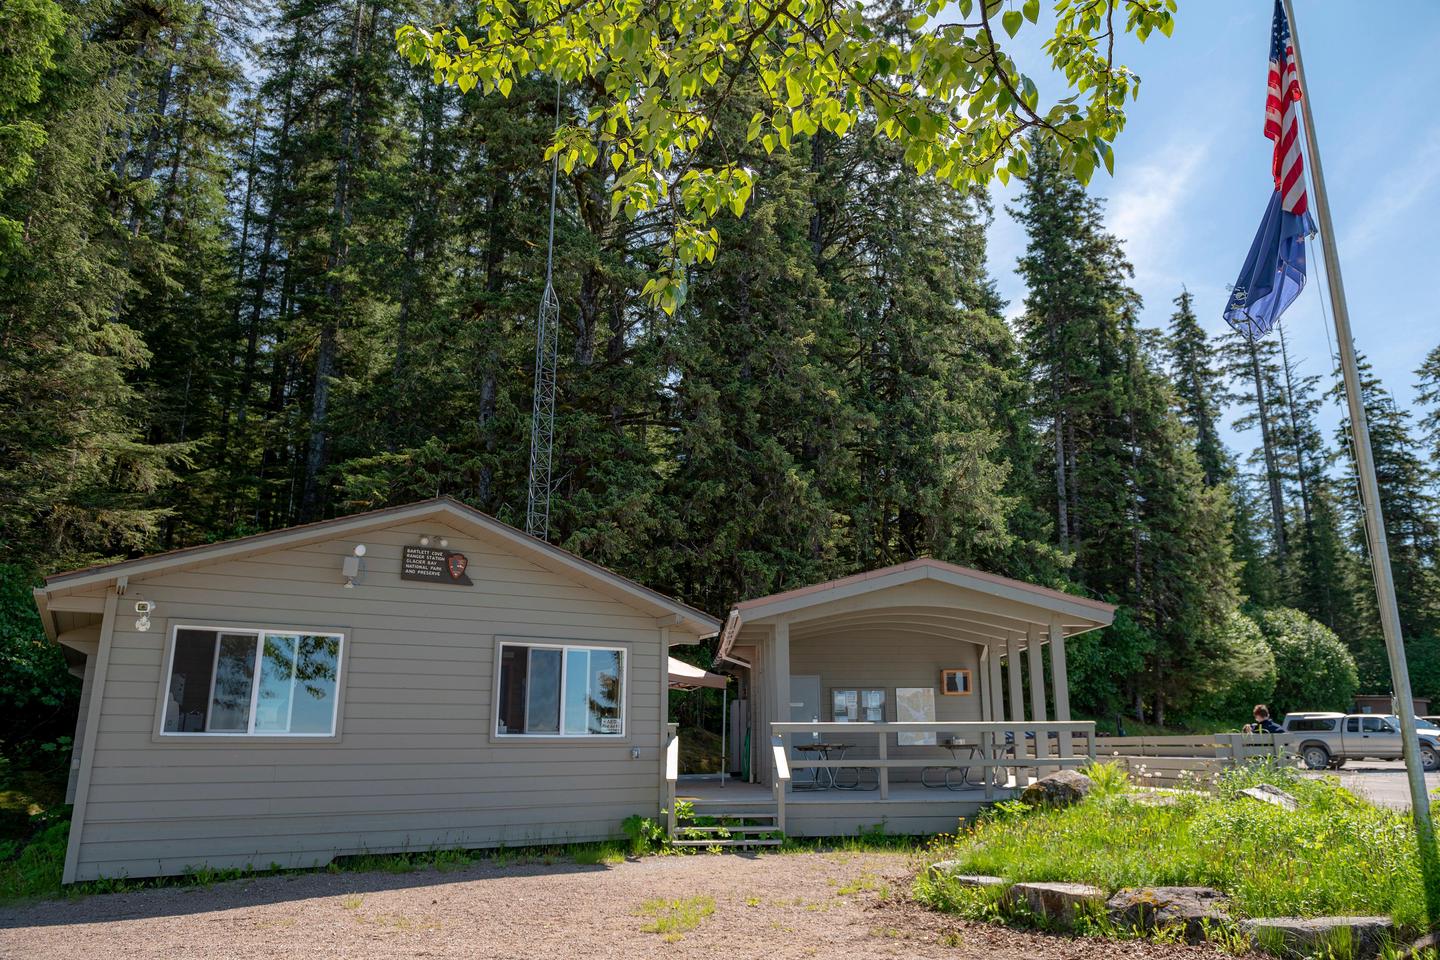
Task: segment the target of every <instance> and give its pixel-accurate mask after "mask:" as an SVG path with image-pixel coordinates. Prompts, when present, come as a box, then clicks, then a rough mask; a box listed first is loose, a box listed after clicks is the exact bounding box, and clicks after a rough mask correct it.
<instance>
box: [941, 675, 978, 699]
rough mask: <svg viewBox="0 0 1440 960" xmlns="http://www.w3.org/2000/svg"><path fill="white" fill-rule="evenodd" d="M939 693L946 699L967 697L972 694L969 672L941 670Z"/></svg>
mask: <svg viewBox="0 0 1440 960" xmlns="http://www.w3.org/2000/svg"><path fill="white" fill-rule="evenodd" d="M940 692H941V693H942V694H944V695H945V696H947V697H967V696H969V695H970V694H971V693H973V692H974V688H973V687H971V686H970V671H969V670H958V669H957V670H941V671H940Z"/></svg>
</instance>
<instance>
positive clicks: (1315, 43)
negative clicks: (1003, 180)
mask: <svg viewBox="0 0 1440 960" xmlns="http://www.w3.org/2000/svg"><path fill="white" fill-rule="evenodd" d="M1295 4H1296V12H1295V18H1296V21H1297V27H1298V33H1299V35H1300V40H1301V43H1302V44H1303V46H1302V53H1303V55H1304V57H1305V70H1306V73H1307V79H1308V80H1309V83H1310V90H1308V91H1307V94H1308V96H1309V98H1310V99H1309V105H1310V106H1311V107H1313V109H1314V116H1315V122H1316V125H1317V136H1318V139H1319V141H1320V147H1321V149H1322V150H1323V154H1322V160H1323V162H1324V165H1325V176H1326V185H1327V187H1328V190H1329V194H1330V207H1331V212H1332V215H1333V217H1334V220H1335V230H1336V235H1337V239H1338V241H1339V247H1340V258H1341V266H1342V269H1343V275H1344V279H1345V288H1346V294H1347V299H1348V301H1349V304H1350V319H1351V324H1352V325H1353V327H1354V334H1355V342H1356V346H1357V347H1358V349H1359V350H1360V351H1361V352H1362V353H1364V354H1366V355H1367V356H1368V357H1369V359H1370V361H1371V363H1373V364H1374V366H1375V369H1376V372H1377V373H1378V374H1379V375H1380V377H1381V379H1382V380H1383V381H1384V383H1385V385H1386V386H1387V387H1388V388H1389V389H1390V390H1391V391H1392V392H1393V393H1394V394H1395V396H1396V399H1397V400H1398V401H1399V402H1400V403H1401V404H1402V405H1406V406H1408V405H1410V404H1411V402H1412V399H1413V396H1414V389H1413V387H1412V383H1413V380H1414V375H1413V371H1414V370H1415V368H1416V367H1417V366H1419V364H1420V361H1421V359H1422V358H1423V357H1424V356H1425V354H1426V353H1427V352H1428V351H1429V350H1431V349H1432V348H1433V347H1435V346H1436V344H1437V343H1440V297H1437V295H1436V294H1435V293H1434V287H1435V283H1436V280H1437V279H1440V277H1437V274H1440V237H1437V236H1436V221H1437V219H1440V218H1437V215H1440V119H1437V118H1436V115H1435V114H1432V113H1430V112H1429V109H1428V108H1429V106H1430V104H1431V102H1432V101H1433V99H1434V93H1435V91H1436V90H1440V2H1434V0H1396V2H1391V3H1386V4H1383V5H1380V4H1377V5H1376V7H1375V13H1378V14H1380V15H1375V14H1366V15H1363V16H1362V14H1361V8H1360V7H1358V6H1357V5H1356V4H1354V3H1348V2H1341V0H1295ZM1016 5H1017V6H1018V2H1017V4H1016ZM1380 11H1383V13H1380ZM1271 12H1272V2H1271V0H1180V10H1179V14H1178V18H1179V19H1178V24H1177V26H1176V28H1175V33H1174V36H1173V37H1171V38H1169V39H1166V38H1164V37H1159V36H1156V37H1153V38H1152V39H1151V40H1149V41H1148V42H1147V43H1145V44H1140V43H1138V42H1136V41H1135V40H1134V38H1133V37H1130V38H1127V42H1126V43H1125V44H1124V45H1123V46H1120V47H1117V53H1116V59H1117V60H1118V61H1120V62H1122V63H1124V64H1126V65H1127V66H1129V67H1131V68H1132V69H1133V70H1135V71H1136V72H1137V73H1139V74H1140V76H1141V77H1142V78H1143V82H1142V83H1141V90H1140V98H1139V100H1137V101H1135V102H1134V103H1132V104H1131V105H1130V106H1129V108H1128V117H1129V119H1128V123H1127V125H1126V129H1125V132H1124V133H1123V134H1122V135H1121V137H1120V140H1119V141H1118V143H1117V144H1116V163H1115V176H1114V177H1113V178H1112V177H1110V176H1108V175H1107V174H1106V173H1105V172H1104V171H1103V170H1101V171H1100V172H1098V173H1097V174H1096V175H1095V177H1094V179H1093V180H1092V181H1091V184H1090V191H1091V193H1092V194H1094V195H1096V196H1101V197H1105V198H1106V200H1107V217H1106V221H1107V224H1108V226H1109V229H1110V231H1111V232H1112V233H1114V234H1116V235H1117V236H1119V237H1121V238H1123V239H1124V240H1125V245H1126V250H1127V252H1128V254H1129V257H1130V259H1131V261H1132V262H1133V263H1134V264H1135V272H1136V275H1135V287H1136V289H1138V290H1139V292H1140V293H1141V295H1142V296H1143V297H1144V298H1145V310H1144V314H1143V317H1142V322H1143V323H1144V324H1145V325H1147V326H1158V327H1163V326H1165V325H1166V324H1167V323H1168V321H1169V317H1170V314H1171V312H1172V311H1173V309H1174V307H1173V305H1172V304H1171V300H1173V299H1174V297H1175V296H1176V295H1177V294H1178V293H1179V292H1180V287H1181V285H1182V284H1184V285H1186V286H1188V287H1189V289H1190V292H1191V293H1193V294H1194V295H1195V307H1196V311H1197V313H1198V314H1199V316H1200V318H1201V321H1202V322H1203V323H1204V325H1205V327H1206V329H1207V330H1208V331H1210V332H1211V333H1212V334H1219V333H1220V332H1221V331H1223V330H1224V329H1226V327H1225V322H1224V320H1223V319H1221V316H1220V312H1221V310H1222V309H1223V308H1224V305H1225V301H1226V298H1227V296H1228V291H1227V289H1226V287H1227V284H1230V283H1233V282H1234V280H1235V277H1236V274H1237V273H1238V272H1239V268H1240V264H1241V262H1242V261H1243V260H1244V258H1245V254H1246V251H1247V250H1248V249H1249V245H1250V241H1251V239H1252V238H1253V237H1254V235H1255V230H1256V228H1257V227H1258V226H1259V223H1260V216H1261V214H1262V213H1263V211H1264V206H1265V203H1266V201H1267V200H1268V199H1269V194H1270V190H1271V181H1270V179H1269V164H1270V148H1271V142H1270V141H1269V140H1266V139H1265V137H1264V135H1263V133H1262V132H1261V131H1262V119H1263V107H1264V84H1265V69H1266V59H1267V57H1268V52H1269V30H1270V19H1271ZM1052 23H1053V21H1052ZM1048 32H1049V25H1047V23H1046V21H1045V19H1043V18H1042V20H1041V25H1040V27H1039V28H1038V29H1037V28H1030V29H1029V30H1027V31H1025V32H1022V34H1021V35H1020V37H1018V38H1017V41H1016V44H1017V45H1016V46H1014V48H1013V49H1012V50H1011V55H1012V56H1014V57H1015V58H1016V60H1017V62H1019V64H1020V66H1021V68H1022V69H1024V70H1027V71H1032V76H1033V77H1034V79H1035V80H1036V82H1037V84H1039V85H1040V89H1041V92H1042V97H1050V98H1052V99H1053V98H1055V97H1058V96H1065V95H1066V94H1064V93H1062V92H1060V90H1061V87H1062V86H1063V78H1059V77H1056V76H1049V77H1047V75H1046V74H1047V70H1048V68H1047V67H1046V66H1045V65H1044V64H1043V62H1042V61H1043V58H1042V57H1041V56H1040V54H1039V46H1038V40H1039V39H1041V38H1042V37H1043V35H1046V34H1048ZM1026 33H1029V34H1030V35H1031V36H1030V40H1029V42H1028V43H1021V42H1020V41H1023V40H1025V39H1026ZM992 192H993V195H994V198H995V201H996V208H997V210H996V222H995V226H994V229H993V230H992V231H991V235H990V265H991V270H992V271H993V273H994V275H995V277H996V281H997V284H998V286H999V289H1000V292H1001V294H1002V295H1004V296H1005V297H1006V298H1007V299H1009V300H1010V301H1011V304H1010V307H1009V311H1010V313H1011V314H1012V315H1014V314H1016V313H1018V312H1019V311H1020V309H1021V301H1022V299H1023V297H1024V285H1023V284H1022V283H1021V282H1020V280H1019V278H1018V277H1017V276H1016V275H1015V272H1014V267H1015V259H1016V257H1018V256H1019V255H1020V254H1021V253H1022V252H1023V250H1024V244H1025V237H1024V234H1023V232H1022V231H1021V230H1020V229H1019V228H1018V227H1017V226H1016V224H1015V223H1014V222H1013V221H1011V220H1010V218H1009V217H1008V216H1007V215H1006V214H1005V213H1004V210H1003V206H1004V204H1005V203H1007V202H1013V200H1014V198H1015V197H1016V196H1017V195H1018V191H1017V190H1016V189H1015V186H1014V184H1013V183H1012V185H1011V186H1010V187H1008V188H1002V187H999V186H998V185H997V186H996V187H995V189H994V190H993V191H992ZM1312 204H1313V199H1312ZM1308 253H1309V260H1310V277H1309V280H1308V282H1307V284H1306V287H1305V291H1304V293H1302V294H1301V296H1300V298H1299V299H1298V300H1297V301H1296V302H1295V304H1294V305H1292V306H1291V308H1290V309H1289V311H1287V312H1286V314H1285V319H1284V324H1285V328H1286V338H1287V342H1288V344H1289V346H1290V348H1291V351H1292V356H1295V357H1298V358H1300V359H1301V360H1302V361H1303V367H1304V369H1305V370H1306V371H1307V372H1312V373H1317V374H1320V375H1321V376H1322V377H1323V378H1324V382H1325V384H1326V385H1327V386H1328V384H1329V382H1330V381H1329V372H1330V364H1329V361H1328V359H1327V357H1328V352H1329V348H1328V347H1327V343H1326V335H1325V334H1326V315H1325V314H1322V312H1321V293H1322V288H1323V284H1324V277H1323V273H1322V272H1321V271H1322V258H1321V255H1320V250H1319V244H1318V242H1313V241H1312V243H1311V245H1310V250H1309V251H1308ZM1333 338H1334V335H1333V328H1332V332H1331V339H1332V341H1333ZM1232 416H1233V411H1232V412H1231V416H1227V437H1226V439H1227V443H1229V445H1230V446H1231V448H1232V449H1233V450H1235V451H1236V452H1239V453H1241V454H1242V455H1243V454H1245V453H1248V452H1249V450H1250V449H1251V448H1252V447H1253V446H1254V445H1255V444H1256V443H1257V442H1258V439H1257V438H1253V437H1250V436H1245V435H1239V434H1236V433H1235V432H1234V431H1233V430H1229V429H1228V421H1229V419H1231V417H1232ZM1339 419H1340V417H1339V411H1338V410H1337V409H1334V408H1327V410H1326V411H1325V426H1326V434H1327V437H1331V436H1333V428H1334V426H1335V425H1337V424H1338V423H1339Z"/></svg>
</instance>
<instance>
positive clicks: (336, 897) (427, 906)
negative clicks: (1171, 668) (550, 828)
mask: <svg viewBox="0 0 1440 960" xmlns="http://www.w3.org/2000/svg"><path fill="white" fill-rule="evenodd" d="M912 870H913V866H912V864H911V862H910V860H909V858H907V857H906V856H904V855H901V854H894V853H863V854H845V853H830V854H818V853H801V854H786V855H778V856H760V857H748V856H689V857H650V858H647V859H645V860H641V861H636V862H626V863H622V864H618V865H615V866H609V867H604V866H599V867H589V866H586V867H582V866H576V865H574V864H569V863H562V864H551V865H542V864H530V865H511V866H495V865H491V864H485V865H477V866H472V867H467V868H464V869H461V870H455V871H452V872H446V873H440V872H436V871H434V870H424V871H416V872H414V873H408V874H387V873H334V874H329V873H309V874H293V875H289V876H273V877H261V878H257V879H253V880H240V881H234V882H230V883H223V884H216V885H214V886H211V887H171V888H163V889H154V890H141V891H137V892H134V893H124V894H111V895H102V896H94V897H88V898H85V899H80V900H73V901H66V900H57V901H46V902H43V903H38V904H34V905H31V906H27V907H25V908H23V909H16V908H5V909H0V957H5V958H22V957H23V958H25V960H52V958H71V957H73V958H84V960H96V958H102V960H103V958H115V960H119V958H124V960H142V958H151V957H153V958H164V960H175V958H189V957H204V958H207V960H221V958H230V957H247V958H252V957H253V958H269V957H287V958H288V957H297V958H298V957H303V958H305V960H321V958H327V957H344V958H353V960H361V958H363V960H378V958H392V957H394V958H398V957H407V958H408V957H425V958H447V957H454V958H462V957H463V958H465V960H492V958H493V960H505V958H517V960H519V958H523V960H549V958H556V960H561V958H564V960H570V958H577V957H587V958H588V957H642V956H656V957H664V958H670V957H674V958H692V957H693V958H701V957H703V958H706V960H715V958H717V957H736V958H746V960H748V958H753V957H764V958H766V960H781V958H791V957H794V958H801V957H830V956H844V957H847V958H868V957H893V958H897V960H899V958H924V957H946V958H952V960H961V958H964V960H982V958H983V960H1021V958H1027V960H1028V958H1055V960H1060V958H1065V960H1102V958H1105V960H1108V958H1122V960H1123V958H1147V960H1149V958H1166V960H1170V958H1182V957H1192V958H1201V957H1205V958H1213V960H1219V958H1221V957H1222V955H1221V954H1219V953H1218V952H1216V951H1213V950H1209V949H1202V948H1189V947H1178V946H1157V945H1153V944H1144V943H1139V942H1134V941H1127V942H1113V941H1099V940H1092V941H1087V940H1070V939H1065V938H1061V937H1054V936H1045V935H1040V934H1029V933H1017V932H1014V931H1009V930H1005V929H1002V928H999V927H991V926H986V925H983V924H969V923H963V922H958V921H956V920H954V919H952V918H949V917H946V916H943V915H940V914H935V913H931V912H929V911H926V910H924V909H922V908H920V907H919V906H918V905H916V904H914V903H913V902H910V901H909V900H908V898H907V897H906V896H905V891H907V890H908V888H909V883H910V878H911V876H912ZM655 897H665V898H690V897H710V898H713V900H714V913H713V914H712V915H710V916H707V917H705V918H704V919H702V920H700V923H699V926H698V927H696V928H695V929H693V930H690V931H688V932H685V933H683V934H680V935H679V936H678V938H677V936H676V935H675V934H671V936H670V939H668V940H667V939H666V938H665V937H664V936H662V935H661V934H658V933H652V932H646V931H644V930H643V929H642V927H644V926H645V925H646V924H647V923H648V922H650V921H649V919H648V918H647V917H645V916H642V915H640V913H639V911H640V908H641V906H642V905H643V904H644V903H645V902H646V901H647V900H650V899H652V898H655Z"/></svg>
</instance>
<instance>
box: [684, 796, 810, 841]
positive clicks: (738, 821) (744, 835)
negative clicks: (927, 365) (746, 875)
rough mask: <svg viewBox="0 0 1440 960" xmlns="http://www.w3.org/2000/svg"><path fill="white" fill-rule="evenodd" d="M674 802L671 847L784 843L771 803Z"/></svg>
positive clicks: (691, 799) (688, 799)
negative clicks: (674, 816) (674, 811)
mask: <svg viewBox="0 0 1440 960" xmlns="http://www.w3.org/2000/svg"><path fill="white" fill-rule="evenodd" d="M677 800H678V803H677V805H676V806H677V811H676V813H677V816H676V819H675V825H674V827H673V828H672V831H671V834H670V843H671V845H672V846H676V847H775V846H779V845H780V844H781V843H783V842H784V836H783V834H784V824H783V821H782V820H781V819H780V808H779V804H778V803H776V801H775V800H773V799H735V800H731V799H728V798H727V799H724V800H716V799H701V798H698V797H685V796H681V797H678V798H677ZM681 814H683V816H682V815H681Z"/></svg>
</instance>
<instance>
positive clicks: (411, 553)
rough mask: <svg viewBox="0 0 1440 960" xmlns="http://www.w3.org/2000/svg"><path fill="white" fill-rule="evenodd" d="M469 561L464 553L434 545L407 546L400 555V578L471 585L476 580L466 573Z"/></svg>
mask: <svg viewBox="0 0 1440 960" xmlns="http://www.w3.org/2000/svg"><path fill="white" fill-rule="evenodd" d="M469 563H470V561H469V560H467V559H466V558H465V554H463V553H455V552H453V551H450V550H437V549H435V548H434V547H406V548H405V549H404V552H403V553H402V554H401V557H400V579H401V580H421V581H424V582H426V583H455V584H459V585H460V586H465V587H470V586H474V581H473V580H471V579H470V578H469V577H467V576H466V575H465V568H466V567H467V566H469Z"/></svg>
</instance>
